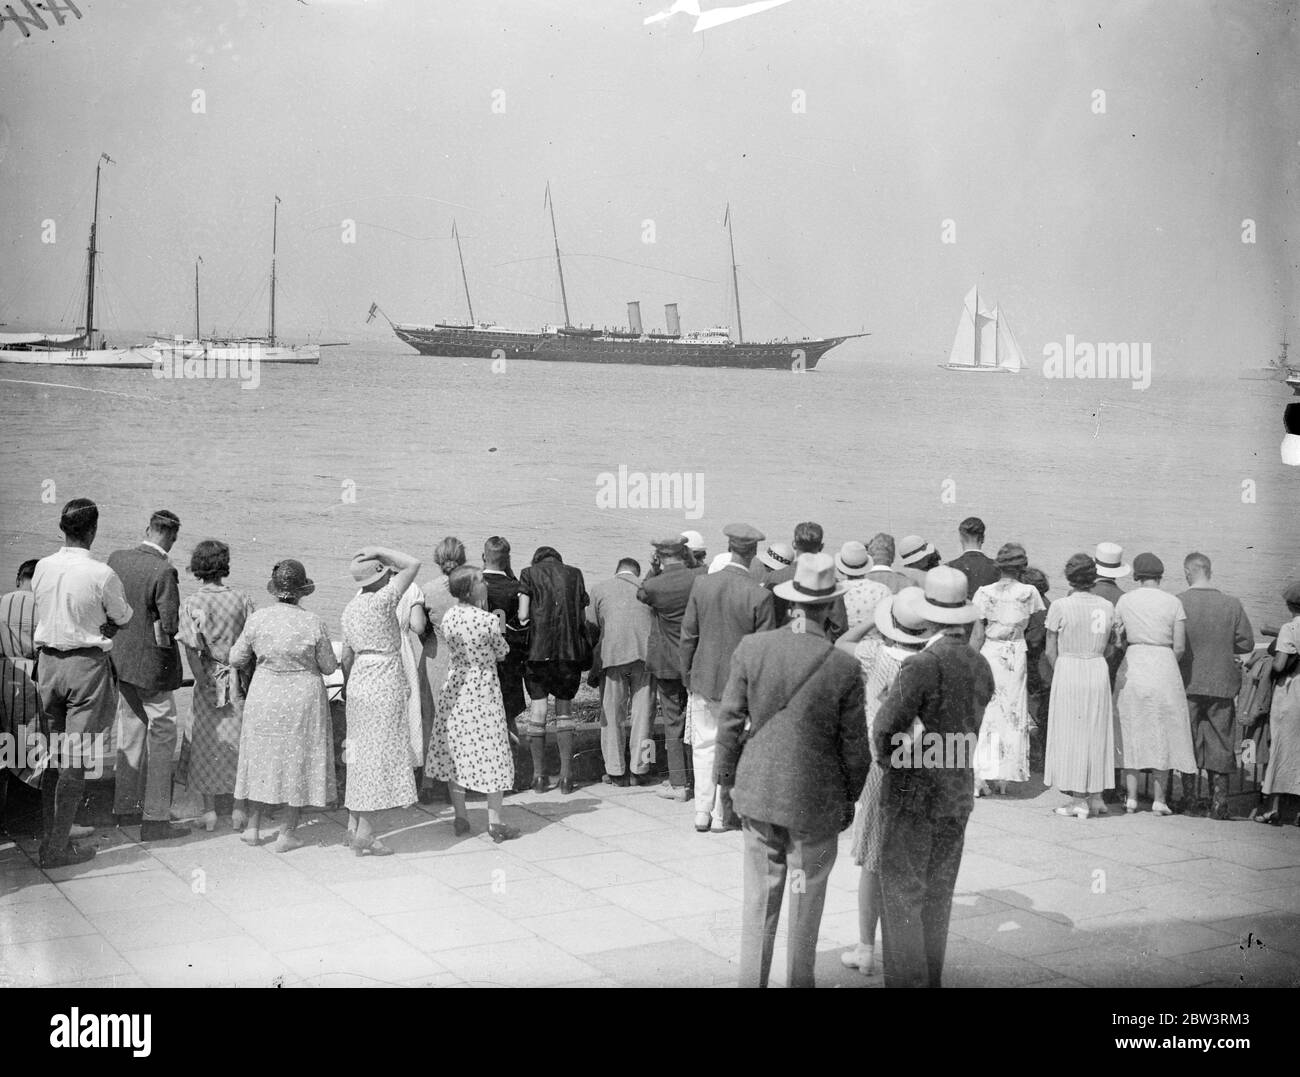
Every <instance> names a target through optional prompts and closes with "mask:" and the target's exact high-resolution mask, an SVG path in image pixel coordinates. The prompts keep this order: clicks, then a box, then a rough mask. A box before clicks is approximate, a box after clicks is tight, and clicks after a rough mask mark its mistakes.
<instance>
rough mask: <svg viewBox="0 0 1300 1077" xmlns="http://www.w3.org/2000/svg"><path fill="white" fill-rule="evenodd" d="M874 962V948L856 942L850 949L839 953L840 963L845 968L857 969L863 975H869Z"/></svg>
mask: <svg viewBox="0 0 1300 1077" xmlns="http://www.w3.org/2000/svg"><path fill="white" fill-rule="evenodd" d="M875 963H876V948H875V947H874V946H865V945H863V944H862V943H858V945H857V946H855V947H853V949H852V950H845V951H844V952H843V953H842V954H840V964H841V965H843V966H844V967H845V968H846V969H857V970H858V971H859V972H860V973H862V975H863V976H870V975H871V973H872V969H873V966H874V965H875Z"/></svg>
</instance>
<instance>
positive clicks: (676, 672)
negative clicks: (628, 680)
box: [636, 565, 700, 681]
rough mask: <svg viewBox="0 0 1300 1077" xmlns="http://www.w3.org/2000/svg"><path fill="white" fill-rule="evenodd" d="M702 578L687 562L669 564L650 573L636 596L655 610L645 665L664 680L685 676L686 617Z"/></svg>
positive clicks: (674, 679) (673, 679) (678, 678)
mask: <svg viewBox="0 0 1300 1077" xmlns="http://www.w3.org/2000/svg"><path fill="white" fill-rule="evenodd" d="M699 578H700V577H699V576H697V575H696V574H695V573H694V572H692V571H691V570H690V569H689V568H687V567H686V566H685V565H669V566H668V567H667V568H665V569H664V570H663V571H662V572H660V573H659V574H658V575H657V576H647V577H646V579H645V580H644V581H643V582H642V584H641V586H640V587H639V588H638V589H637V593H636V597H637V598H639V599H640V600H641V601H642V602H644V603H645V604H646V605H647V606H649V607H650V608H651V609H652V610H654V611H655V623H654V628H653V629H651V631H650V640H649V642H648V643H647V644H646V659H645V664H646V669H648V670H649V671H650V672H651V673H652V674H653V675H654V676H655V677H658V678H659V679H660V680H664V681H676V680H680V679H681V675H682V661H681V653H680V649H681V636H682V617H683V616H685V614H686V600H687V598H688V597H689V596H690V593H691V586H692V585H693V584H694V583H695V581H696V580H698V579H699Z"/></svg>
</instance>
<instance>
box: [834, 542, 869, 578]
mask: <svg viewBox="0 0 1300 1077" xmlns="http://www.w3.org/2000/svg"><path fill="white" fill-rule="evenodd" d="M873 564H875V562H874V561H872V560H871V554H869V553H867V548H866V547H865V546H864V545H863V544H862V543H860V542H846V543H845V544H844V545H843V546H841V547H840V552H839V553H837V554H836V555H835V567H836V568H838V569H839V570H840V572H842V573H843V574H844V575H845V576H848V577H849V578H850V579H855V580H856V579H860V578H861V577H863V576H865V575H866V574H867V570H868V569H869V568H871V566H872V565H873Z"/></svg>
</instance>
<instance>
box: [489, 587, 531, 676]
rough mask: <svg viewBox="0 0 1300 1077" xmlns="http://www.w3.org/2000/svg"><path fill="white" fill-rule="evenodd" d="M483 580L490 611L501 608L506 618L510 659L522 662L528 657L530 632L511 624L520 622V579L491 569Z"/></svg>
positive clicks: (506, 635) (494, 611) (493, 611)
mask: <svg viewBox="0 0 1300 1077" xmlns="http://www.w3.org/2000/svg"><path fill="white" fill-rule="evenodd" d="M483 582H484V583H485V584H486V585H487V608H488V612H489V613H496V612H497V611H498V610H500V611H501V612H502V613H503V614H504V615H505V619H506V629H505V637H506V642H507V643H508V644H510V655H509V657H508V659H507V660H508V661H514V662H522V661H524V660H525V659H526V658H527V657H528V634H527V632H522V631H520V630H519V629H517V628H516V629H512V628H510V625H516V624H518V623H519V581H518V580H517V579H515V577H514V576H507V575H506V574H505V573H504V572H499V571H495V570H494V571H491V572H484V573H483Z"/></svg>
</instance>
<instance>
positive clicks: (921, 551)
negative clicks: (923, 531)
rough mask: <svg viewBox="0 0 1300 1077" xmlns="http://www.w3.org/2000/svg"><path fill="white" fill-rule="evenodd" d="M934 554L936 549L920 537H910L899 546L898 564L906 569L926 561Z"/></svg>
mask: <svg viewBox="0 0 1300 1077" xmlns="http://www.w3.org/2000/svg"><path fill="white" fill-rule="evenodd" d="M932 553H934V547H933V546H931V545H930V544H929V543H928V542H926V541H925V539H923V538H922V537H921V536H920V535H908V536H907V537H906V538H905V539H903V541H902V542H900V543H899V544H898V563H899V564H900V565H902V566H903V567H904V568H908V567H910V566H911V565H915V564H916V563H918V562H919V561H924V560H925V559H926V558H927V557H929V556H930V555H931V554H932Z"/></svg>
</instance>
